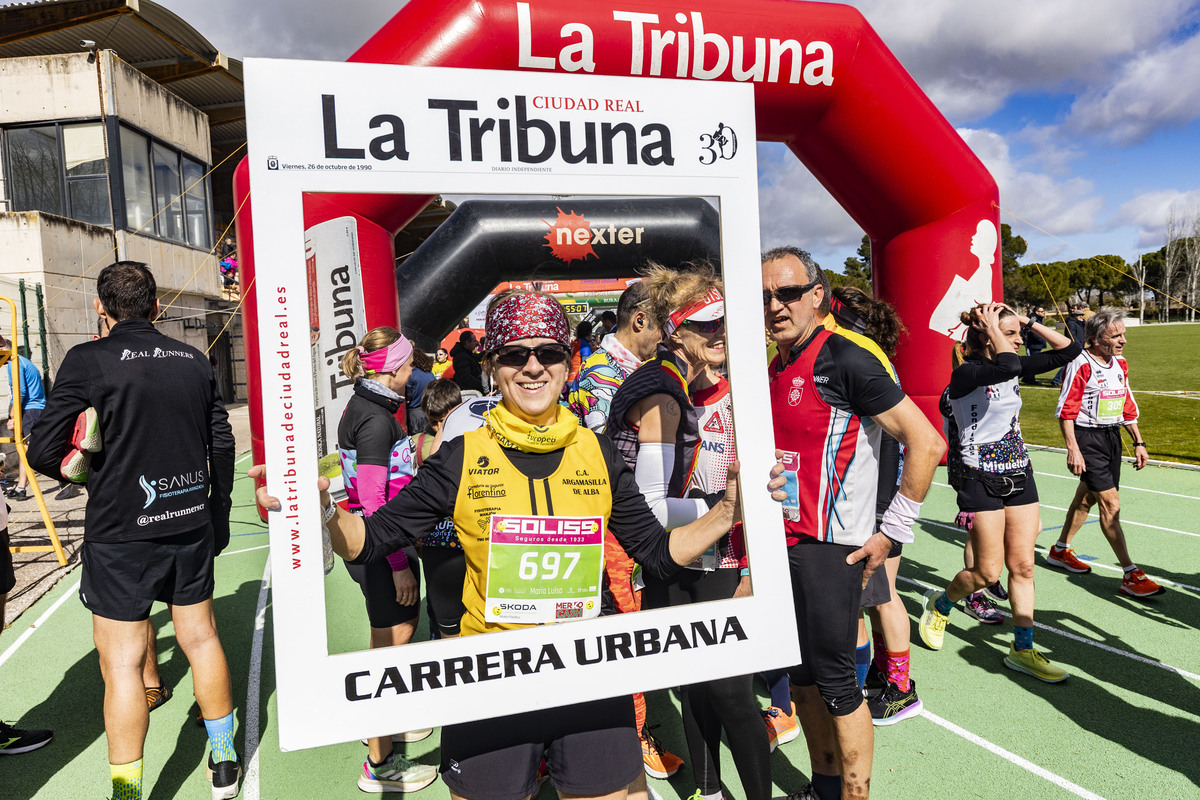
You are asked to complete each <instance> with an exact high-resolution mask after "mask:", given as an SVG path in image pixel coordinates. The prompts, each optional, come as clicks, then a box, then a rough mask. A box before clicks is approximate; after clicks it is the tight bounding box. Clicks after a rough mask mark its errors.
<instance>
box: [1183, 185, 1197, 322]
mask: <svg viewBox="0 0 1200 800" xmlns="http://www.w3.org/2000/svg"><path fill="white" fill-rule="evenodd" d="M1182 228H1183V233H1185V234H1187V236H1186V238H1184V240H1183V241H1184V248H1183V255H1184V259H1185V264H1184V269H1185V275H1186V276H1187V303H1188V322H1195V321H1196V285H1197V283H1200V208H1196V207H1195V206H1193V207H1192V208H1191V210H1190V211H1189V213H1188V216H1187V217H1185V218H1184V220H1183V226H1182Z"/></svg>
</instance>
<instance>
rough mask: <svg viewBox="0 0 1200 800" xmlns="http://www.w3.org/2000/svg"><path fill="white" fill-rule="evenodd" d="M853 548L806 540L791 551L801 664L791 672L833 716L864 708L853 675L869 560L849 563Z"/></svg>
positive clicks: (793, 677)
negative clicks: (816, 694) (816, 693)
mask: <svg viewBox="0 0 1200 800" xmlns="http://www.w3.org/2000/svg"><path fill="white" fill-rule="evenodd" d="M857 549H858V548H857V547H855V546H853V545H844V544H832V543H830V542H818V541H817V540H816V539H811V538H808V537H805V538H803V539H801V540H800V541H799V542H798V543H796V544H794V545H792V546H791V547H789V548H788V566H789V567H790V570H791V576H792V599H793V602H794V603H795V610H796V628H797V631H798V633H799V635H800V657H801V659H802V661H801V663H800V664H798V665H796V666H794V667H790V668H789V669H788V676H789V677H790V678H791V681H792V683H793V684H795V685H797V686H813V685H814V684H815V685H816V687H817V690H818V691H819V692H820V693H821V699H822V700H824V701H825V705H826V706H827V707H828V708H829V713H830V714H832V715H834V716H835V717H838V716H845V715H846V714H850V713H853V712H854V711H855V710H856V709H857V708H858V707H859V706H860V705H862V700H863V696H862V690H861V689H860V688H859V686H858V676H857V674H856V673H855V671H854V648H855V647H856V646H857V645H858V617H859V612H860V611H861V609H862V577H863V566H864V564H865V563H866V562H865V561H859V562H858V563H856V564H847V563H846V556H848V555H850V554H851V553H853V552H854V551H855V550H857Z"/></svg>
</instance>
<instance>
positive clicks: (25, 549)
mask: <svg viewBox="0 0 1200 800" xmlns="http://www.w3.org/2000/svg"><path fill="white" fill-rule="evenodd" d="M0 300H2V301H4V302H5V303H8V307H9V310H10V311H11V312H12V327H11V328H10V330H11V331H12V341H10V342H9V343H8V345H9V346H8V349H7V350H5V349H3V348H0V366H3V365H4V362H6V361H7V362H8V368H9V370H10V375H11V376H12V419H13V435H12V436H0V444H8V443H11V444H13V445H14V446H15V447H16V448H17V457H18V458H20V459H21V463H22V464H24V465H25V474H26V475H28V476H29V488H30V489H32V490H33V496H34V499H36V500H37V504H38V508H39V509H41V512H42V521H43V522H45V523H46V532H47V533H49V534H50V544H42V545H27V546H21V547H9V548H8V549H9V550H10V551H11V552H13V553H54V554H55V555H56V556H58V563H59V564H61V565H62V566H64V567H65V566H66V565H67V554H66V553H64V552H63V547H62V542H60V541H59V540H58V533H57V532H56V531H55V530H54V520H53V519H51V518H50V509H48V508H47V507H46V498H45V497H43V496H42V489H41V487H40V486H38V481H37V474H36V473H35V472H34V471H33V469H32V468H31V467H30V466H29V459H28V458H26V456H25V436H24V432H23V431H22V429H21V365H20V359H18V358H17V343H16V338H17V306H16V304H14V303H13V301H12V299H11V298H8V297H5V296H3V295H0Z"/></svg>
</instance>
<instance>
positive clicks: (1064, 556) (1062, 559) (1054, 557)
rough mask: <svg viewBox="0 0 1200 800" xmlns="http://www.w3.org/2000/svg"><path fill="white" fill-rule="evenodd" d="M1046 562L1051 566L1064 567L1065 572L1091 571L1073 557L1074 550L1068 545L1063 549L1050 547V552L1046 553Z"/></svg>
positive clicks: (1077, 573) (1080, 572)
mask: <svg viewBox="0 0 1200 800" xmlns="http://www.w3.org/2000/svg"><path fill="white" fill-rule="evenodd" d="M1046 563H1047V564H1049V565H1050V566H1052V567H1058V568H1059V569H1065V570H1066V571H1067V572H1074V573H1075V574H1076V575H1083V574H1085V573H1088V572H1091V571H1092V568H1091V567H1089V566H1088V565H1087V564H1085V563H1083V562H1082V561H1080V560H1079V559H1078V558H1076V557H1075V551H1074V550H1072V549H1071V548H1069V547H1068V548H1066V549H1065V550H1059V549H1058V548H1057V547H1051V548H1050V552H1048V553H1046Z"/></svg>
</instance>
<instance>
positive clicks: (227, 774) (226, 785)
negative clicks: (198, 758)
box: [207, 753, 242, 800]
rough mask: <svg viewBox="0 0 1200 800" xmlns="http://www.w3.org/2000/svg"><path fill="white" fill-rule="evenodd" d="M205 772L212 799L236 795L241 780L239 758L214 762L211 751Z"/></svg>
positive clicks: (224, 798)
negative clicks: (210, 787) (209, 782)
mask: <svg viewBox="0 0 1200 800" xmlns="http://www.w3.org/2000/svg"><path fill="white" fill-rule="evenodd" d="M207 772H208V779H209V781H211V782H212V797H213V800H232V799H233V798H234V797H237V796H238V792H239V791H241V780H242V762H241V761H240V760H238V759H234V760H233V761H218V762H216V763H215V764H214V763H213V760H212V753H209V754H208V770H207Z"/></svg>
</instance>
